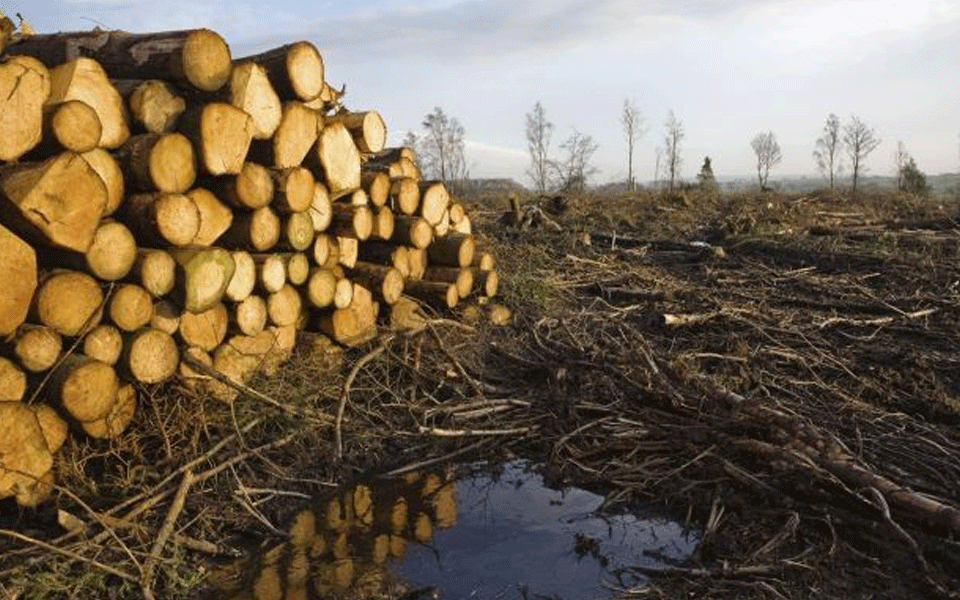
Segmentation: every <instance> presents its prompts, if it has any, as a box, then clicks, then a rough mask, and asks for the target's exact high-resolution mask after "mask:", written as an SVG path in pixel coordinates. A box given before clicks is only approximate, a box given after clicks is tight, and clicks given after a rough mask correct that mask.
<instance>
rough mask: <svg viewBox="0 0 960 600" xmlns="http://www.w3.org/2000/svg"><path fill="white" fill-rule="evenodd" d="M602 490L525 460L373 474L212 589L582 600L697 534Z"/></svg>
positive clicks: (260, 595)
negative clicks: (619, 510)
mask: <svg viewBox="0 0 960 600" xmlns="http://www.w3.org/2000/svg"><path fill="white" fill-rule="evenodd" d="M602 500H603V498H602V497H601V496H598V495H596V494H593V493H591V492H588V491H585V490H581V489H577V488H569V489H566V490H561V491H558V490H552V489H549V488H547V487H545V486H544V484H543V480H542V478H541V477H540V476H539V475H537V474H535V473H534V472H533V471H532V470H531V469H530V466H529V464H528V463H526V462H524V461H515V462H512V463H508V464H506V465H504V466H503V467H502V468H501V469H500V470H499V472H497V473H495V474H493V475H491V474H490V471H489V470H488V471H487V472H486V473H481V474H474V475H470V476H466V477H460V478H455V477H453V472H448V473H447V474H445V475H441V474H436V473H430V474H412V475H408V476H406V477H403V478H400V479H396V480H384V481H376V482H371V483H368V484H362V485H358V486H356V487H354V488H352V489H349V490H344V491H342V492H341V493H340V494H339V495H337V496H336V497H334V498H332V499H328V500H326V501H324V502H320V503H317V504H316V505H315V506H313V507H311V508H309V509H305V510H303V511H301V512H300V513H298V514H297V515H296V517H295V518H294V520H293V522H292V523H291V524H290V528H289V531H290V539H289V540H288V541H287V542H285V543H283V544H279V545H277V546H275V547H273V548H271V549H269V550H267V551H266V552H264V553H263V554H262V555H260V556H257V557H253V558H252V559H249V560H245V561H241V562H238V563H236V564H233V565H230V566H229V567H227V568H225V569H223V570H221V571H219V572H217V573H214V574H213V576H212V577H211V580H212V582H213V583H214V585H215V586H216V587H217V588H218V589H219V590H220V591H221V592H223V593H220V594H217V596H218V597H228V598H236V599H239V598H255V599H256V600H283V599H291V600H295V599H301V598H302V599H308V598H344V599H347V598H368V597H374V596H377V595H380V594H384V593H390V592H391V591H392V592H393V593H396V591H397V590H398V589H420V588H433V590H435V592H436V593H435V594H434V595H433V596H434V597H438V598H443V599H446V600H461V599H471V600H473V599H484V598H491V599H493V598H497V599H512V598H518V599H520V598H536V597H547V598H563V599H565V600H580V599H592V598H608V597H611V596H612V594H611V592H610V590H609V589H608V588H606V587H605V586H604V585H603V582H608V583H611V584H613V585H615V586H621V587H630V586H632V585H636V584H637V583H639V582H641V581H642V578H640V577H639V576H636V575H633V574H631V573H629V572H626V573H624V572H622V571H620V569H621V568H623V567H630V566H648V567H656V566H662V562H661V560H678V559H682V558H684V557H686V556H688V555H689V554H690V553H691V552H692V551H693V550H694V548H695V547H696V544H697V542H698V536H696V535H694V534H690V533H688V532H685V531H684V530H683V528H682V527H681V526H680V525H679V524H678V523H676V522H673V521H670V520H667V519H663V518H656V517H652V518H651V517H641V516H638V515H632V514H626V515H613V516H602V517H601V516H598V515H596V514H595V511H596V510H597V509H598V507H599V506H600V504H601V502H602ZM618 573H619V578H618ZM426 597H430V596H426Z"/></svg>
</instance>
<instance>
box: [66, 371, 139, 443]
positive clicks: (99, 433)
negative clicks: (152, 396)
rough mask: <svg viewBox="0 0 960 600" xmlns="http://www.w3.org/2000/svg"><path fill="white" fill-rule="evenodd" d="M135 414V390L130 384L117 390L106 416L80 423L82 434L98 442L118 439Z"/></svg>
mask: <svg viewBox="0 0 960 600" xmlns="http://www.w3.org/2000/svg"><path fill="white" fill-rule="evenodd" d="M136 412H137V388H135V387H134V386H133V385H132V384H129V383H127V384H124V385H121V386H120V387H119V389H117V395H116V398H115V399H114V401H113V405H112V406H111V407H110V412H109V413H107V416H106V417H104V418H102V419H97V420H96V421H88V422H84V423H80V426H81V427H82V428H83V431H84V433H86V434H87V435H89V436H90V437H92V438H95V439H99V440H106V439H113V438H116V437H120V434H122V433H123V432H124V431H126V430H127V427H129V426H130V423H132V422H133V417H134V415H135V414H136Z"/></svg>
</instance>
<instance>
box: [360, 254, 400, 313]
mask: <svg viewBox="0 0 960 600" xmlns="http://www.w3.org/2000/svg"><path fill="white" fill-rule="evenodd" d="M348 277H349V278H350V279H351V280H352V281H353V282H354V283H359V284H360V285H362V286H363V287H364V288H366V289H368V290H372V291H374V292H375V293H376V296H377V297H378V298H380V299H381V300H383V301H384V303H386V304H388V305H389V304H393V303H395V302H396V301H397V300H398V299H399V298H400V296H401V295H402V294H403V275H401V274H400V271H398V270H397V269H395V268H393V267H388V266H384V265H377V264H373V263H368V262H357V263H356V264H355V265H354V266H353V268H352V269H350V272H349V274H348Z"/></svg>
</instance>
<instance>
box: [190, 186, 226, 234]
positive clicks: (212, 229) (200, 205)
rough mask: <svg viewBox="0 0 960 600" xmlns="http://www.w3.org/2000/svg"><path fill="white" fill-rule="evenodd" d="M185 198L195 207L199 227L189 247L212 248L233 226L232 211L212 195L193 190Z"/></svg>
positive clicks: (204, 191) (205, 191)
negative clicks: (198, 215) (198, 218)
mask: <svg viewBox="0 0 960 600" xmlns="http://www.w3.org/2000/svg"><path fill="white" fill-rule="evenodd" d="M187 197H189V198H190V199H191V200H193V203H194V204H196V205H197V211H198V213H199V214H200V227H199V228H198V229H197V235H196V236H195V237H194V238H193V242H192V243H191V244H190V245H191V246H212V245H213V244H214V243H216V241H217V240H218V239H220V236H221V235H223V234H224V233H225V232H226V231H227V230H228V229H230V225H232V224H233V211H231V210H230V207H228V206H227V205H226V204H224V203H223V202H221V201H220V199H219V198H217V197H216V196H215V195H214V194H213V193H211V192H209V191H207V190H205V189H203V188H194V189H192V190H190V191H189V192H187Z"/></svg>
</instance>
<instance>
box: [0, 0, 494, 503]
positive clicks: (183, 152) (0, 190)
mask: <svg viewBox="0 0 960 600" xmlns="http://www.w3.org/2000/svg"><path fill="white" fill-rule="evenodd" d="M0 16H2V15H0ZM3 32H5V33H9V32H7V30H6V29H4V31H3ZM7 37H8V38H9V35H8V36H7ZM4 41H9V42H10V43H9V44H7V46H6V48H5V50H4V54H3V56H2V61H0V256H2V260H0V280H2V282H3V287H2V288H0V465H2V468H0V498H3V497H9V496H15V497H16V500H17V501H18V502H19V503H20V504H21V505H34V504H36V503H38V502H39V501H41V500H42V499H43V498H44V497H45V496H46V495H47V493H48V491H49V490H50V487H51V484H52V481H53V475H52V470H51V467H52V464H53V459H52V455H53V453H55V452H56V451H57V449H58V448H59V447H60V446H61V445H62V444H63V443H64V440H65V439H66V437H67V434H68V431H70V430H73V431H75V432H83V433H84V434H85V435H88V436H92V437H94V438H109V437H113V436H117V435H119V434H120V433H121V432H122V431H123V430H124V429H125V428H126V427H127V426H128V424H129V423H130V422H131V419H133V417H134V414H135V412H136V406H137V402H138V393H137V389H138V387H137V386H138V384H158V383H161V382H164V381H167V380H169V379H171V378H173V377H180V378H181V380H182V381H183V383H184V384H185V385H189V386H193V387H195V388H197V389H204V390H207V391H209V393H211V394H212V395H214V396H216V397H218V398H220V399H222V400H225V401H231V400H232V399H233V398H234V397H235V396H236V395H237V391H236V387H235V386H230V385H227V384H225V383H224V382H223V381H220V380H218V378H212V377H210V376H209V375H210V373H211V372H212V371H216V372H219V373H220V374H222V375H224V376H226V377H227V378H229V379H230V380H232V381H234V382H240V383H243V382H245V381H248V380H249V379H250V378H251V377H252V376H253V375H254V374H255V373H257V372H262V371H266V372H268V373H269V372H270V371H275V370H276V369H277V368H278V366H279V364H280V363H281V362H282V361H283V360H284V359H285V358H286V357H287V356H288V355H289V353H290V352H291V350H292V349H293V347H294V344H295V342H296V338H297V332H298V331H300V330H312V331H317V332H320V333H322V334H325V335H326V336H329V337H330V338H332V339H333V340H335V341H336V342H338V343H339V344H343V345H346V346H355V345H358V344H361V343H364V342H366V341H369V340H370V339H371V338H373V337H374V336H375V335H376V332H377V322H378V320H380V321H381V322H384V321H386V322H388V323H392V324H393V325H394V326H397V327H404V326H409V325H410V324H411V323H413V324H414V326H415V324H416V319H417V315H418V314H422V313H418V310H419V308H420V306H419V305H418V304H417V302H416V301H414V300H412V299H411V298H410V297H412V298H415V299H417V300H419V301H425V302H427V303H430V304H433V305H440V306H445V307H450V308H452V307H454V306H456V305H457V304H458V302H460V301H461V300H462V299H464V298H467V297H468V296H470V295H471V294H473V295H476V296H478V297H483V296H492V295H493V294H494V293H495V292H496V288H497V275H496V272H495V271H494V270H493V258H492V256H491V255H490V254H489V253H485V252H482V251H479V250H478V249H477V248H476V244H475V241H474V238H473V236H472V235H471V225H470V219H469V217H468V216H467V215H466V214H465V212H464V208H463V206H462V205H461V204H459V203H457V202H454V201H451V198H450V196H449V194H448V192H447V189H446V188H445V187H444V185H443V184H442V183H438V182H431V181H424V180H422V179H421V177H420V171H419V169H418V167H417V163H416V159H415V156H414V153H413V152H412V151H411V150H410V149H409V148H387V149H385V148H384V143H385V140H386V127H385V125H384V122H383V120H382V119H381V117H380V115H379V114H378V113H377V112H376V111H372V110H370V111H363V112H351V111H348V110H346V109H345V108H344V107H343V104H342V98H341V93H340V92H338V91H336V90H335V89H333V88H332V87H331V86H330V85H328V84H327V82H326V81H325V78H324V68H323V61H322V59H321V56H320V54H319V52H318V51H317V49H316V48H315V47H314V46H313V45H312V44H310V43H309V42H297V43H293V44H289V45H286V46H283V47H280V48H276V49H274V50H270V51H268V52H264V53H262V54H258V55H256V56H250V57H247V58H243V59H236V60H234V59H233V58H232V57H231V53H230V50H229V47H228V46H227V44H226V42H225V41H224V40H223V39H222V38H221V37H220V36H219V35H217V34H216V33H214V32H212V31H209V30H206V29H198V30H188V31H173V32H163V33H150V34H129V33H125V32H118V31H100V30H96V31H90V32H82V33H60V34H50V35H32V36H25V35H24V36H21V37H20V38H18V39H13V40H4ZM0 47H2V46H0ZM404 294H406V295H404ZM421 322H422V321H421ZM211 370H212V371H211ZM219 379H223V377H220V378H219Z"/></svg>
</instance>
